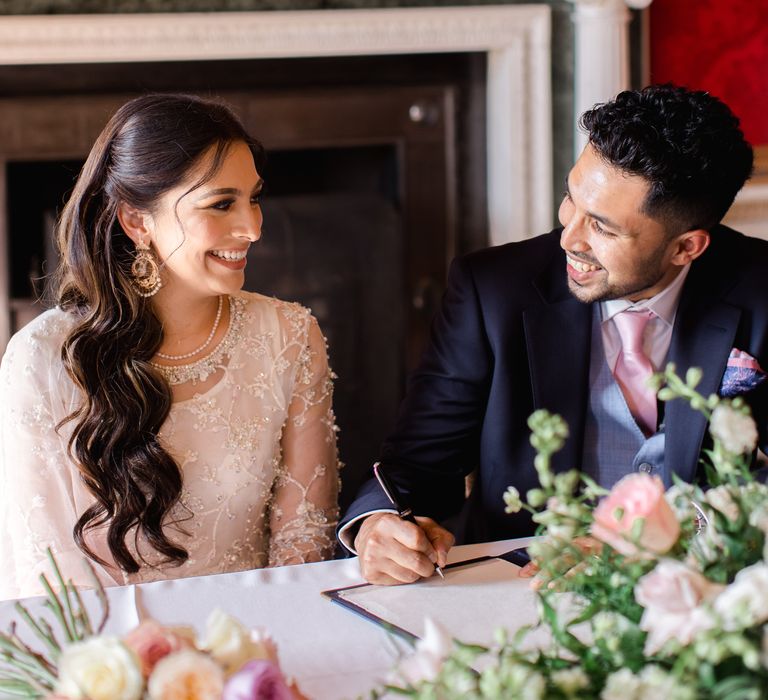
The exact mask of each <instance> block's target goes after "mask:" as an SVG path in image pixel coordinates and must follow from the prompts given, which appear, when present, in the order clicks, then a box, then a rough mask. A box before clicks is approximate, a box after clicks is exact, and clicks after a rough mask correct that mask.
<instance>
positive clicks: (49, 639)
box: [15, 603, 61, 657]
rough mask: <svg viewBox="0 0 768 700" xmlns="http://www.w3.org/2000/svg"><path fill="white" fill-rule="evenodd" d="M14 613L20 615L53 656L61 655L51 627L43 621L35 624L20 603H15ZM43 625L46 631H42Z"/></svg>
mask: <svg viewBox="0 0 768 700" xmlns="http://www.w3.org/2000/svg"><path fill="white" fill-rule="evenodd" d="M15 607H16V612H17V613H19V615H21V618H22V619H23V620H24V621H25V622H26V623H27V625H29V627H30V628H31V629H32V631H33V632H34V633H35V635H37V637H38V638H39V639H40V640H41V641H42V642H43V643H44V644H45V645H46V646H47V647H48V650H49V651H50V652H51V653H52V654H53V655H54V656H57V657H58V655H59V654H60V653H61V647H60V646H59V643H58V642H57V641H56V638H55V637H54V636H53V630H52V629H51V626H50V625H49V624H48V623H47V622H46V621H45V620H43V619H41V620H40V622H39V623H38V622H36V621H35V619H34V618H33V617H32V615H30V613H29V610H27V609H26V608H25V607H24V606H23V605H22V604H21V603H16V606H15ZM43 625H45V626H46V627H47V628H48V631H47V632H46V630H44V629H42V626H43Z"/></svg>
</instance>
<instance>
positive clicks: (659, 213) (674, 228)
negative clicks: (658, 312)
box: [580, 84, 753, 234]
mask: <svg viewBox="0 0 768 700" xmlns="http://www.w3.org/2000/svg"><path fill="white" fill-rule="evenodd" d="M580 125H581V127H582V128H583V129H584V130H585V131H586V132H587V134H588V136H589V142H590V144H591V145H592V147H593V148H594V149H595V150H596V151H597V152H598V153H599V155H600V156H601V157H602V158H604V159H605V160H606V161H607V162H608V163H610V164H611V165H613V166H614V167H616V168H618V169H619V170H622V171H624V172H626V173H629V174H632V175H639V176H641V177H643V178H645V179H646V180H647V181H648V183H649V184H650V189H649V192H648V196H647V198H646V200H645V203H644V206H643V211H644V213H646V214H647V215H648V216H651V217H653V218H654V219H656V220H658V221H661V222H662V223H663V224H665V226H666V227H667V230H668V232H669V233H670V234H678V233H682V232H684V231H690V230H694V229H699V228H701V229H705V230H710V229H711V228H712V227H713V226H715V225H716V224H718V223H719V222H720V220H721V219H722V218H723V216H725V213H726V212H727V211H728V208H729V207H730V206H731V204H732V203H733V200H734V198H735V197H736V193H737V192H738V191H739V190H740V189H741V187H742V185H743V184H744V182H745V181H746V180H747V178H748V177H749V175H750V173H751V172H752V161H753V154H752V147H751V146H750V145H749V143H747V141H746V140H745V139H744V134H743V133H742V131H741V129H740V128H739V120H738V118H737V117H736V116H735V115H734V114H733V112H731V110H730V109H729V108H728V107H727V106H726V105H725V104H724V103H723V102H721V101H720V100H719V99H717V98H716V97H713V96H712V95H710V94H709V93H706V92H700V91H693V90H688V89H687V88H683V87H677V86H674V85H671V84H665V85H652V86H649V87H646V88H643V89H642V90H627V91H625V92H622V93H620V94H619V95H618V96H617V97H616V99H615V100H612V101H611V102H606V103H604V104H599V105H596V106H595V107H594V108H593V109H590V110H588V111H587V112H585V113H584V114H583V115H582V117H581V120H580Z"/></svg>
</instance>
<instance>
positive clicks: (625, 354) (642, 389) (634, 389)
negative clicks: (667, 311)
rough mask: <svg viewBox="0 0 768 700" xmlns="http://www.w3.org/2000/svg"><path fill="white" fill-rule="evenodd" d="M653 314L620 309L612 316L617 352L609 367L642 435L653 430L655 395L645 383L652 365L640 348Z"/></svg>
mask: <svg viewBox="0 0 768 700" xmlns="http://www.w3.org/2000/svg"><path fill="white" fill-rule="evenodd" d="M654 316H655V314H654V313H653V312H652V311H622V312H620V313H618V314H616V315H615V316H614V317H613V320H614V323H615V324H616V328H617V330H618V331H619V336H620V337H621V352H620V353H619V358H618V360H617V361H616V367H615V368H614V370H613V376H614V377H616V381H617V382H618V383H619V386H620V387H621V390H622V392H623V394H624V399H625V400H626V402H627V406H629V410H630V411H631V412H632V415H633V416H634V417H635V420H636V421H637V424H638V425H639V426H640V428H641V429H642V430H643V432H644V433H645V434H646V435H652V434H653V433H655V432H656V418H657V406H656V395H655V394H654V393H653V390H652V389H650V388H649V386H648V379H649V378H650V376H651V375H652V374H653V367H652V366H651V361H650V360H649V359H648V356H647V355H646V354H645V352H644V351H643V333H644V332H645V327H646V326H647V325H648V321H650V320H651V319H652V318H653V317H654Z"/></svg>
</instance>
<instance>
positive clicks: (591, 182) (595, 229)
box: [558, 145, 680, 303]
mask: <svg viewBox="0 0 768 700" xmlns="http://www.w3.org/2000/svg"><path fill="white" fill-rule="evenodd" d="M648 188H649V185H648V182H647V181H646V180H645V179H644V178H642V177H639V176H636V175H628V174H626V173H624V172H622V171H621V170H618V169H616V168H614V167H613V166H611V165H610V164H608V163H607V162H605V161H604V160H603V159H601V158H600V157H599V156H598V154H597V152H596V151H595V150H594V149H593V148H592V147H591V146H589V145H588V146H587V147H586V148H585V149H584V152H583V153H582V154H581V156H580V157H579V159H578V160H577V161H576V164H575V165H574V166H573V168H572V170H571V172H570V173H569V174H568V179H567V189H566V192H565V195H564V197H563V201H562V204H560V211H559V212H558V216H559V219H560V223H561V224H562V225H563V227H564V228H563V233H562V234H561V236H560V246H561V247H562V249H563V250H564V251H565V253H566V261H567V262H566V270H567V274H568V287H569V289H570V291H571V293H572V294H573V295H574V296H575V297H576V298H577V299H579V301H583V302H585V303H590V302H593V301H603V300H606V299H629V300H631V301H638V300H640V299H648V298H650V297H652V296H654V295H655V294H657V293H658V292H660V291H661V290H662V289H664V288H665V287H666V286H667V285H668V284H669V283H670V282H671V281H672V280H673V279H674V278H675V276H676V275H677V273H678V272H679V271H680V265H679V264H676V263H677V257H675V254H676V252H678V251H679V242H678V240H677V238H678V237H676V236H669V235H668V234H667V232H666V230H665V228H664V226H663V225H662V224H661V223H659V222H658V221H656V220H655V219H652V218H650V217H649V216H648V215H647V214H644V213H643V212H642V211H641V208H642V205H643V202H644V201H645V197H646V195H647V194H648ZM673 257H674V258H675V262H673Z"/></svg>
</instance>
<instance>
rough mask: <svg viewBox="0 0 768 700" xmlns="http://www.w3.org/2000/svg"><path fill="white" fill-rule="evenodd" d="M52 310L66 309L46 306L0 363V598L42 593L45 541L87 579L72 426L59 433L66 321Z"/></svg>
mask: <svg viewBox="0 0 768 700" xmlns="http://www.w3.org/2000/svg"><path fill="white" fill-rule="evenodd" d="M55 314H59V315H60V316H61V315H63V313H62V312H56V311H52V312H48V313H47V314H46V317H47V318H44V319H38V320H36V321H34V322H33V324H32V328H31V329H30V328H25V329H24V330H23V331H21V332H20V333H19V334H17V335H16V336H14V338H13V339H12V340H11V342H10V343H9V345H8V349H7V351H6V353H5V356H4V357H3V360H2V365H1V366H0V483H1V484H2V488H0V532H2V536H1V537H0V570H1V571H2V575H0V598H18V597H23V596H30V595H36V594H38V593H41V592H42V586H41V585H40V583H39V580H38V578H39V575H40V573H41V572H48V571H49V565H48V561H47V557H46V548H47V547H51V548H52V549H53V551H54V553H55V555H56V559H57V561H58V563H59V565H60V566H61V568H62V570H63V572H64V573H65V575H66V576H68V577H71V578H73V580H74V581H75V582H76V583H85V584H87V583H88V579H87V577H85V576H84V573H85V570H84V567H83V559H84V558H85V557H84V555H83V554H82V552H80V550H79V549H78V548H77V546H76V545H75V543H74V540H73V537H72V527H73V525H74V523H75V520H76V518H75V504H74V497H73V487H72V482H73V479H75V478H77V477H76V475H75V473H74V469H73V467H72V463H71V460H70V459H69V457H68V456H67V445H66V439H67V438H66V436H68V435H69V432H68V431H67V430H63V431H62V434H61V435H59V434H58V433H57V432H56V424H57V423H58V422H59V421H60V420H61V419H62V418H63V417H64V416H66V415H67V414H68V413H69V412H70V411H71V410H72V406H71V401H72V397H73V392H74V387H73V386H72V384H71V382H70V381H69V379H68V377H67V376H66V374H65V371H64V368H63V366H62V363H61V361H60V359H59V357H58V351H59V348H60V345H61V344H60V342H59V341H60V339H59V337H58V336H59V333H58V331H60V330H61V329H62V327H63V325H64V324H63V322H62V321H61V320H58V321H57V319H56V316H55ZM61 336H62V338H63V333H61ZM67 388H69V389H70V391H67Z"/></svg>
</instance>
